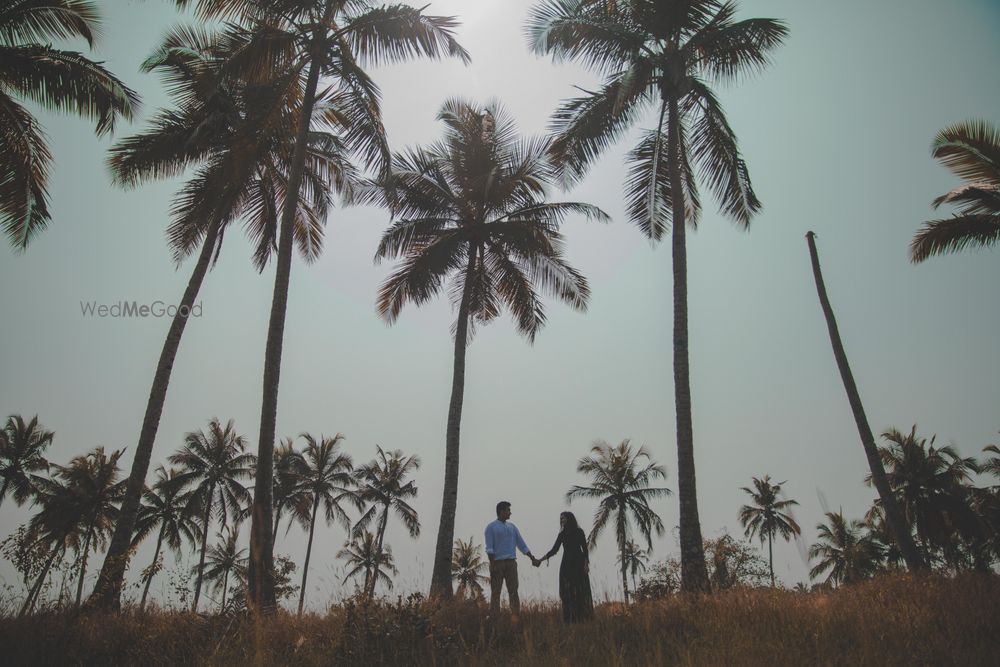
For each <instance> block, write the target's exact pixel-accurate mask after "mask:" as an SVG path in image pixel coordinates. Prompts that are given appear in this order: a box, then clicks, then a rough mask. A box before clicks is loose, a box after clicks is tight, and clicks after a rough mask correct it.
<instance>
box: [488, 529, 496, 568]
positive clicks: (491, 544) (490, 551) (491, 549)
mask: <svg viewBox="0 0 1000 667" xmlns="http://www.w3.org/2000/svg"><path fill="white" fill-rule="evenodd" d="M492 527H493V524H492V523H490V524H487V525H486V555H487V556H488V557H489V559H490V562H491V563H492V562H493V552H494V551H495V548H494V542H493V540H494V538H493V531H492V530H490V528H492Z"/></svg>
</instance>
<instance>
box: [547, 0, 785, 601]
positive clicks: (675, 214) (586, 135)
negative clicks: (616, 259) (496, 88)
mask: <svg viewBox="0 0 1000 667" xmlns="http://www.w3.org/2000/svg"><path fill="white" fill-rule="evenodd" d="M735 13H736V3H735V2H720V1H719V0H630V1H629V2H608V1H607V0H545V1H544V2H541V3H540V4H538V5H537V6H536V7H535V9H534V10H533V11H532V13H531V16H530V18H529V20H528V33H529V37H530V40H531V48H532V49H533V50H534V51H535V52H536V53H539V54H551V55H552V56H553V58H555V59H556V60H578V61H580V62H582V63H583V64H584V65H585V66H587V67H589V68H590V69H593V70H595V71H597V72H598V73H600V74H602V75H604V76H605V81H604V84H603V85H602V86H601V88H600V89H599V90H597V91H595V92H587V94H586V95H585V96H582V97H578V98H575V99H571V100H568V101H566V102H564V103H563V104H562V106H560V108H559V109H558V110H557V111H556V113H555V115H554V117H553V123H552V129H553V131H554V132H555V134H556V138H555V141H554V142H553V144H552V151H551V153H552V157H553V158H554V161H555V163H556V164H557V166H558V167H559V169H560V171H561V173H562V175H563V178H564V181H565V183H566V184H570V183H573V182H576V181H579V180H581V179H582V178H583V176H584V174H585V173H586V171H587V169H588V168H589V166H590V164H591V163H592V162H593V161H594V160H596V159H597V157H598V156H599V155H600V154H601V153H602V152H603V151H604V150H605V149H606V148H608V147H609V146H610V145H611V144H613V143H614V142H615V141H616V140H617V139H618V138H619V137H620V136H621V135H622V134H623V133H624V132H625V131H626V130H627V129H628V128H629V127H630V126H632V125H634V124H635V123H636V122H637V121H638V120H639V118H640V117H641V116H642V115H643V114H644V113H646V112H648V111H649V110H651V109H652V110H655V116H654V118H655V121H654V122H655V125H654V126H653V129H652V130H649V131H646V132H645V133H644V134H643V136H642V139H640V141H639V143H638V145H637V146H636V147H635V148H634V149H633V150H632V151H631V153H630V154H629V156H628V162H629V165H630V166H629V174H628V181H627V183H626V197H627V206H628V215H629V218H630V220H631V221H632V222H633V223H635V224H636V225H638V226H639V228H640V229H641V230H642V231H643V232H644V233H645V234H646V236H647V237H649V239H650V240H652V241H658V240H660V239H661V238H662V237H663V235H664V233H666V231H667V229H668V228H669V229H671V230H672V234H673V247H672V251H673V278H674V284H673V292H674V400H675V407H676V414H677V419H676V424H677V487H678V496H679V500H680V546H681V566H682V567H681V572H682V582H683V584H682V585H683V588H684V590H686V591H705V590H708V587H709V584H708V573H707V570H706V567H705V556H704V549H703V546H702V538H701V525H700V522H699V519H698V500H697V493H696V484H695V470H694V432H693V426H692V418H691V386H690V379H689V374H690V370H689V359H688V305H687V302H688V293H687V291H688V290H687V256H686V253H687V250H686V241H685V234H686V231H685V229H686V225H688V224H690V225H691V226H692V228H693V227H694V226H695V225H696V224H697V221H698V217H699V213H700V202H699V195H698V187H697V183H696V180H695V173H694V169H693V168H692V167H693V166H695V165H697V168H698V170H699V172H700V174H701V176H702V179H703V181H705V182H706V184H707V185H708V186H709V188H710V189H711V190H712V192H713V193H714V194H715V196H716V198H717V199H718V200H719V202H720V204H721V208H722V211H723V213H725V214H726V215H727V216H729V217H731V218H732V219H733V220H734V221H735V222H736V223H737V225H738V226H740V227H741V228H743V229H746V228H747V227H748V226H749V224H750V219H751V218H752V216H753V215H754V214H755V213H757V212H758V211H759V210H760V202H759V201H758V200H757V197H756V195H755V194H754V191H753V188H752V187H751V185H750V176H749V172H748V171H747V166H746V163H745V162H744V161H743V158H742V157H741V155H740V152H739V149H738V148H737V141H736V135H735V133H734V132H733V129H732V128H731V127H730V125H729V121H728V120H727V119H726V116H725V113H724V112H723V109H722V105H721V104H720V102H719V100H718V98H717V97H716V95H715V92H714V91H713V90H712V88H711V87H710V85H711V84H715V83H730V82H735V81H738V80H739V79H740V78H741V77H744V76H746V75H747V74H749V73H753V72H757V71H759V70H761V69H763V68H764V66H766V65H767V64H768V61H769V56H770V53H771V52H772V51H773V50H774V49H775V48H776V47H777V46H778V45H780V44H781V42H782V41H783V40H784V39H785V36H786V35H787V34H788V30H787V28H786V27H785V25H784V23H783V22H781V21H776V20H773V19H748V20H744V21H735V20H734V16H735Z"/></svg>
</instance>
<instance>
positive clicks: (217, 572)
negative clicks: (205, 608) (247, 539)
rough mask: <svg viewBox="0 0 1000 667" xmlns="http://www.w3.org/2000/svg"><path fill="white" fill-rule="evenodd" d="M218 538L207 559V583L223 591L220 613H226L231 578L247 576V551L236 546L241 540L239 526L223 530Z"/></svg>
mask: <svg viewBox="0 0 1000 667" xmlns="http://www.w3.org/2000/svg"><path fill="white" fill-rule="evenodd" d="M217 537H218V538H219V543H218V544H216V545H214V546H213V547H211V548H210V549H209V550H208V555H207V556H206V557H205V566H206V567H205V581H207V582H208V583H209V584H211V585H212V587H213V588H214V589H215V590H218V589H219V588H221V589H222V600H221V601H220V602H219V611H224V610H225V608H226V594H227V593H228V592H229V577H230V576H232V577H233V579H236V580H238V579H239V578H240V577H241V576H245V575H246V561H247V556H246V553H247V550H246V549H240V548H238V547H237V544H236V543H237V542H238V541H239V539H240V527H239V524H236V525H235V526H230V527H226V528H223V529H222V530H221V531H220V532H219V533H218V534H217Z"/></svg>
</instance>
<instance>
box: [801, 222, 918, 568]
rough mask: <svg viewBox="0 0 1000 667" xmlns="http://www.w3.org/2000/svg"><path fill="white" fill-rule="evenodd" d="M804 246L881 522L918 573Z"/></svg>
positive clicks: (818, 274) (810, 236) (813, 255)
mask: <svg viewBox="0 0 1000 667" xmlns="http://www.w3.org/2000/svg"><path fill="white" fill-rule="evenodd" d="M806 243H808V244H809V258H810V261H811V262H812V270H813V278H814V280H815V281H816V292H817V294H818V295H819V303H820V307H821V308H822V309H823V316H824V317H825V318H826V327H827V331H828V332H829V335H830V344H831V346H832V347H833V357H834V359H836V360H837V368H838V369H839V370H840V379H841V380H842V381H843V383H844V390H845V391H846V392H847V401H848V402H849V403H850V404H851V412H853V413H854V423H855V425H856V426H857V428H858V435H859V436H861V447H862V448H863V449H864V450H865V458H866V459H868V469H869V470H870V471H871V479H872V483H873V484H874V485H875V489H876V490H877V491H878V496H879V499H880V500H881V502H882V507H883V509H884V511H885V521H886V524H887V525H888V526H889V529H890V530H891V531H892V536H893V539H895V541H896V545H897V546H898V547H899V551H900V553H901V554H902V555H903V559H904V560H905V561H906V566H907V567H908V568H909V569H911V570H920V569H924V568H925V567H926V563H925V562H924V559H923V557H922V556H921V555H920V552H919V551H918V550H917V545H916V544H915V543H914V542H913V536H912V535H911V534H910V529H909V526H908V525H907V523H906V519H905V518H904V517H903V512H902V510H901V509H900V508H899V504H898V503H897V502H896V498H895V496H894V495H893V492H892V489H891V488H890V487H889V481H888V479H887V478H886V475H885V467H884V466H883V465H882V459H881V457H880V455H879V451H878V447H877V446H876V445H875V436H874V435H872V428H871V426H870V425H869V424H868V416H867V415H866V414H865V407H864V405H863V404H862V403H861V394H860V393H858V385H857V383H855V381H854V373H852V372H851V365H850V364H849V363H848V362H847V353H846V352H845V351H844V343H843V342H842V341H841V339H840V329H839V328H838V327H837V318H836V317H835V316H834V314H833V307H832V306H831V305H830V299H829V297H828V296H827V294H826V284H825V283H824V282H823V272H822V270H821V269H820V266H819V253H818V252H817V251H816V234H815V233H814V232H807V233H806Z"/></svg>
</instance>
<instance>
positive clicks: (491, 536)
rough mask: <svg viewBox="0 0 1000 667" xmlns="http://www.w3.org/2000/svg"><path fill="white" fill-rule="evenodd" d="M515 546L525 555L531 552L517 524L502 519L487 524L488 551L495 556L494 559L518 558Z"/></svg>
mask: <svg viewBox="0 0 1000 667" xmlns="http://www.w3.org/2000/svg"><path fill="white" fill-rule="evenodd" d="M515 547H517V548H518V549H520V550H521V553H523V554H525V555H527V554H528V553H530V552H531V549H529V548H528V545H527V544H525V543H524V538H522V537H521V531H519V530H518V529H517V526H515V525H514V524H512V523H511V522H510V521H501V520H500V519H497V520H496V521H494V522H493V523H491V524H489V525H488V526H486V553H488V554H489V555H491V556H493V559H494V560H514V559H515V558H517V553H516V552H515V551H514V548H515Z"/></svg>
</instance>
